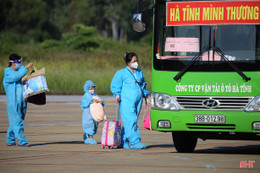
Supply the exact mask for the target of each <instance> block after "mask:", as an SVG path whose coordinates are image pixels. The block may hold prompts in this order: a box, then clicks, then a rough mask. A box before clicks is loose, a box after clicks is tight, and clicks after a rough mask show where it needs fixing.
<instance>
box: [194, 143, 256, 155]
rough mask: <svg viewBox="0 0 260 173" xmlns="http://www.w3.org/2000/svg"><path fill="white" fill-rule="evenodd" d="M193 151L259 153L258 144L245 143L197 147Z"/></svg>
mask: <svg viewBox="0 0 260 173" xmlns="http://www.w3.org/2000/svg"><path fill="white" fill-rule="evenodd" d="M193 153H203V154H205V153H206V154H207V153H208V154H212V153H217V154H253V155H259V154H260V145H245V146H237V147H232V146H223V147H215V148H210V149H199V150H196V148H195V151H194V152H193Z"/></svg>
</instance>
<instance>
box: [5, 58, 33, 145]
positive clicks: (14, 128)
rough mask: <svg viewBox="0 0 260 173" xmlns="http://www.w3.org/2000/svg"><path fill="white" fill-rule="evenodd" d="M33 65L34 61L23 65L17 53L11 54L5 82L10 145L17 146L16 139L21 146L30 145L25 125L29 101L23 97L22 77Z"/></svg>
mask: <svg viewBox="0 0 260 173" xmlns="http://www.w3.org/2000/svg"><path fill="white" fill-rule="evenodd" d="M32 66H33V63H28V64H27V65H26V66H23V62H22V58H21V57H20V56H19V55H17V54H11V55H10V57H9V66H8V67H7V68H5V71H4V79H3V84H4V89H5V93H6V96H7V100H6V104H7V114H8V121H9V128H8V130H7V135H6V142H7V143H8V144H7V145H8V146H16V141H15V139H18V141H19V142H18V145H19V146H21V147H29V144H28V140H27V139H26V138H25V135H24V127H23V123H24V119H25V114H26V111H27V103H26V100H25V99H23V85H22V82H21V79H22V77H23V76H24V75H25V74H26V72H27V70H28V68H30V67H32Z"/></svg>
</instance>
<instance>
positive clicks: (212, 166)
mask: <svg viewBox="0 0 260 173" xmlns="http://www.w3.org/2000/svg"><path fill="white" fill-rule="evenodd" d="M203 166H204V167H206V168H217V166H215V165H209V164H205V165H203Z"/></svg>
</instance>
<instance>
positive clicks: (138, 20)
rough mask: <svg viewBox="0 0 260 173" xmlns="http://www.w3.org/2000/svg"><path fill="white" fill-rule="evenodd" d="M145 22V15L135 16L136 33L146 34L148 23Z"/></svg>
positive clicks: (135, 14)
mask: <svg viewBox="0 0 260 173" xmlns="http://www.w3.org/2000/svg"><path fill="white" fill-rule="evenodd" d="M143 20H144V19H143V13H134V14H133V29H134V30H135V31H136V32H144V31H145V30H146V23H145V22H144V21H143Z"/></svg>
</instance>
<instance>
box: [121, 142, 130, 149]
mask: <svg viewBox="0 0 260 173" xmlns="http://www.w3.org/2000/svg"><path fill="white" fill-rule="evenodd" d="M120 148H124V149H129V148H130V147H129V143H128V142H125V143H123V144H121V145H120Z"/></svg>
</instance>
